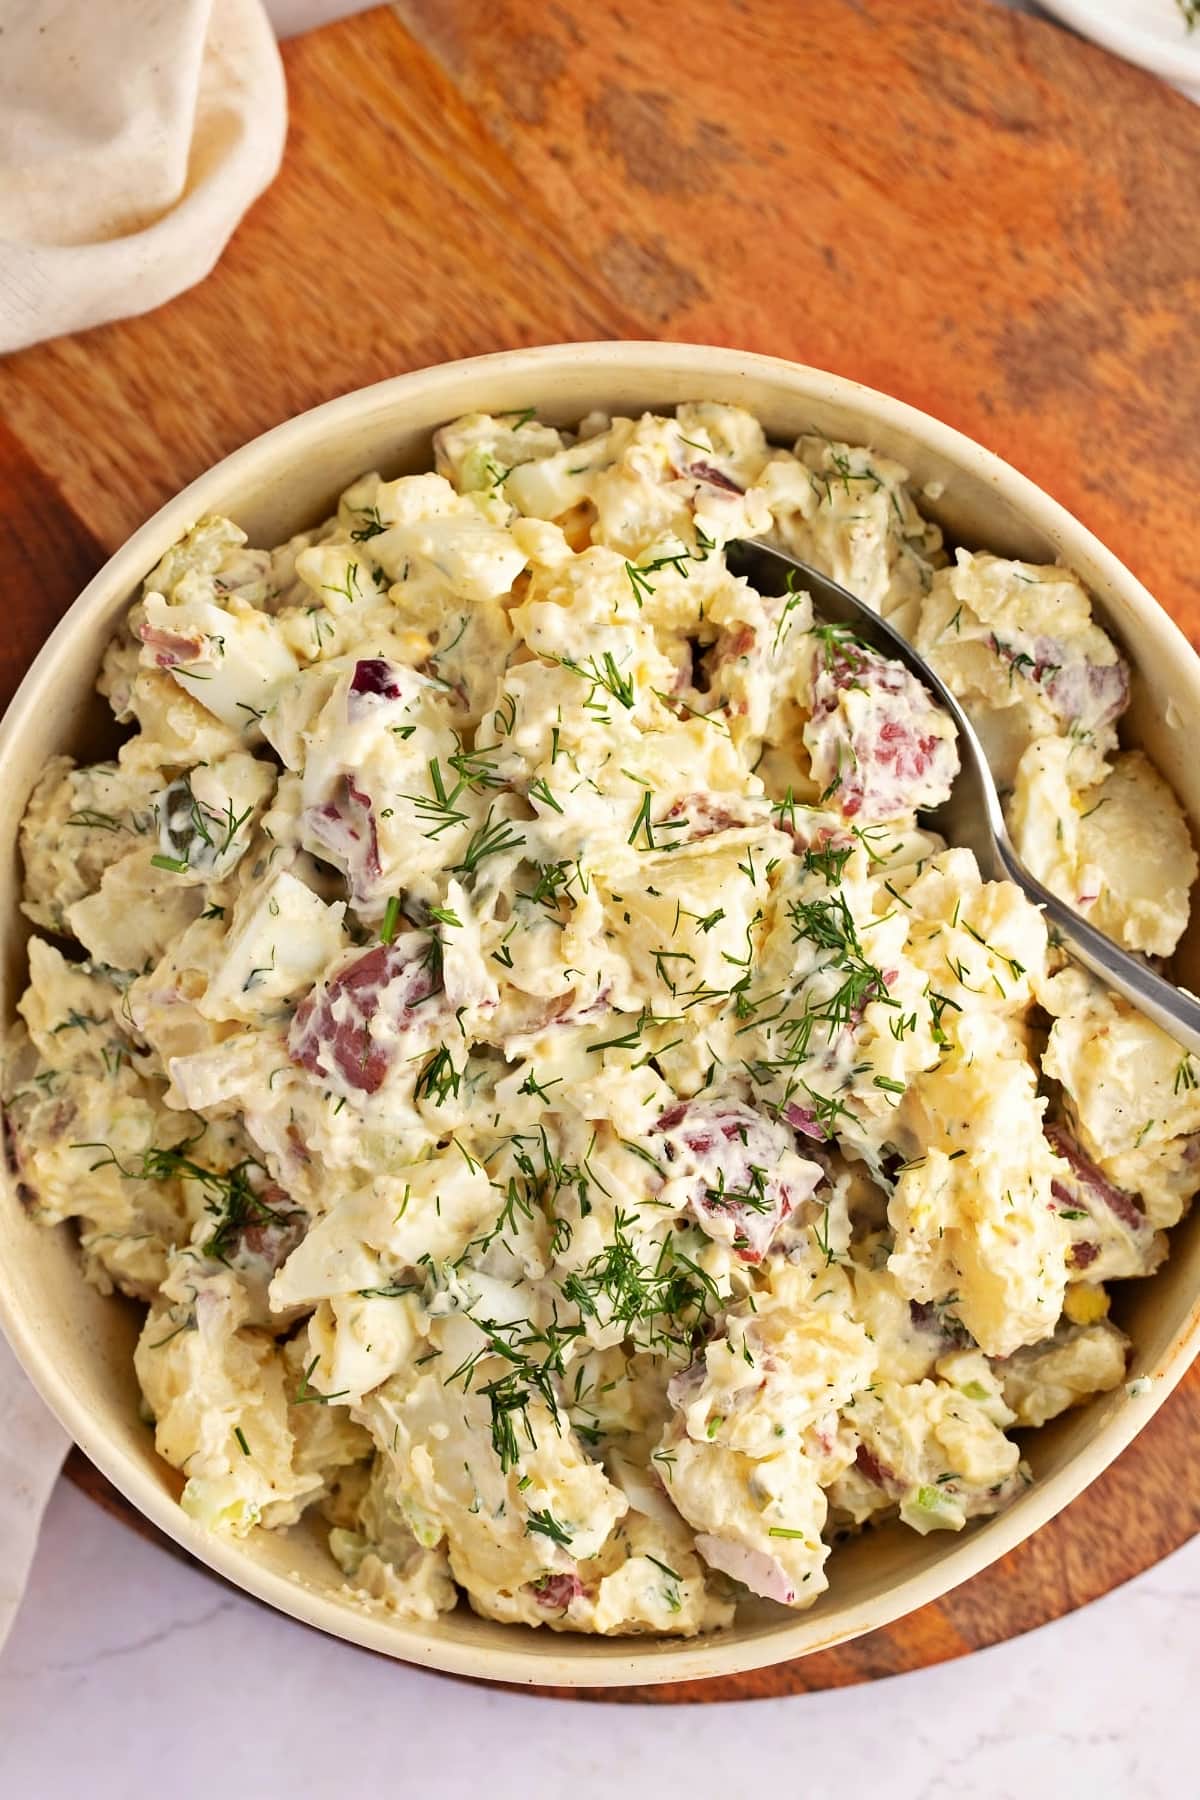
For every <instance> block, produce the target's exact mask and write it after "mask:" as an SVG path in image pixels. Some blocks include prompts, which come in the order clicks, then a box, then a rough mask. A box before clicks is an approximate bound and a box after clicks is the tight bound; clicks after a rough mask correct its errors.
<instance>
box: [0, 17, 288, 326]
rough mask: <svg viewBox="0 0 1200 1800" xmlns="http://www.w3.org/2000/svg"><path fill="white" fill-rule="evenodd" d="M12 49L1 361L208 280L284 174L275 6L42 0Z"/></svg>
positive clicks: (4, 108) (1, 228)
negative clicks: (255, 205) (271, 14)
mask: <svg viewBox="0 0 1200 1800" xmlns="http://www.w3.org/2000/svg"><path fill="white" fill-rule="evenodd" d="M0 11H2V12H3V14H4V20H3V34H2V38H0V352H3V351H7V350H18V349H21V348H23V347H24V346H25V345H27V344H32V343H36V342H38V341H39V340H40V339H42V338H49V337H57V336H59V335H60V334H61V333H62V332H67V331H82V330H86V329H87V328H88V327H89V326H92V325H101V324H104V323H105V322H106V321H108V320H110V319H117V318H126V317H128V316H129V315H131V314H133V313H143V312H149V311H150V309H151V308H152V307H155V306H160V305H161V304H162V303H163V301H165V300H170V299H172V298H173V297H174V295H176V294H179V293H182V292H183V290H184V289H185V288H188V287H191V286H192V285H193V283H195V282H197V281H199V280H201V279H202V278H203V277H204V276H205V275H207V274H208V272H209V270H210V269H211V268H212V267H213V264H214V263H215V262H216V260H217V258H218V257H219V256H220V254H221V251H222V250H223V249H224V248H225V245H226V243H227V242H228V240H229V238H230V236H231V234H232V232H233V230H234V227H235V226H236V225H237V223H238V220H239V219H240V218H241V216H242V214H243V213H244V212H245V211H246V208H247V207H248V206H249V205H250V203H251V201H253V200H254V199H256V198H257V196H258V195H259V194H261V193H262V191H263V189H264V188H265V187H267V186H268V184H269V183H270V182H271V180H272V178H273V177H274V175H275V172H276V170H277V169H278V167H279V162H280V158H281V156H282V153H283V141H284V136H285V134H286V130H287V103H286V95H285V91H284V82H283V68H282V64H281V63H280V60H279V50H278V47H277V46H276V43H275V38H274V35H273V34H272V31H271V27H270V25H269V23H268V21H267V17H266V14H265V13H264V11H263V9H262V6H261V4H260V0H26V3H25V4H21V5H18V6H16V7H15V8H14V7H11V6H9V7H3V8H0Z"/></svg>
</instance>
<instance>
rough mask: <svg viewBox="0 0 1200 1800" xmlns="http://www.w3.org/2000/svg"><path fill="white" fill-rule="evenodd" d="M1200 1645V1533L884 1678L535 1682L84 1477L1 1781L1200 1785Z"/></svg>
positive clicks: (868, 1788) (8, 1737)
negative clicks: (729, 1702)
mask: <svg viewBox="0 0 1200 1800" xmlns="http://www.w3.org/2000/svg"><path fill="white" fill-rule="evenodd" d="M1198 1660H1200V1540H1196V1541H1194V1542H1193V1543H1192V1544H1189V1545H1188V1546H1187V1547H1186V1548H1185V1549H1184V1550H1181V1551H1179V1552H1178V1553H1177V1554H1176V1555H1175V1556H1174V1557H1171V1558H1170V1559H1169V1560H1168V1561H1166V1562H1165V1563H1162V1564H1160V1565H1159V1567H1158V1568H1157V1569H1154V1570H1152V1571H1151V1572H1150V1573H1149V1574H1147V1575H1144V1576H1142V1577H1141V1579H1140V1580H1138V1581H1135V1582H1133V1583H1131V1584H1130V1585H1129V1586H1128V1587H1126V1588H1123V1589H1121V1590H1120V1591H1118V1592H1117V1593H1115V1594H1112V1595H1110V1596H1109V1597H1108V1598H1107V1599H1105V1600H1102V1601H1100V1602H1098V1603H1097V1604H1096V1605H1095V1606H1092V1607H1089V1608H1087V1609H1086V1610H1085V1611H1083V1612H1081V1613H1076V1614H1074V1615H1073V1616H1072V1617H1070V1618H1068V1619H1065V1620H1062V1621H1060V1622H1059V1623H1058V1624H1056V1625H1052V1626H1049V1627H1047V1628H1046V1629H1045V1630H1042V1631H1038V1632H1033V1633H1031V1634H1030V1635H1029V1636H1028V1637H1026V1638H1023V1639H1020V1640H1018V1641H1017V1642H1015V1643H1011V1644H1005V1645H1001V1646H1000V1647H999V1648H997V1649H995V1650H986V1651H983V1652H980V1653H979V1654H977V1655H975V1656H973V1657H970V1658H969V1659H967V1660H965V1661H962V1662H957V1663H950V1664H947V1665H945V1666H944V1667H942V1668H939V1669H931V1670H927V1671H924V1672H922V1673H920V1674H918V1675H904V1676H899V1677H897V1678H895V1679H893V1680H891V1681H885V1682H876V1683H874V1684H873V1685H872V1686H870V1687H869V1688H849V1689H844V1690H842V1691H841V1692H837V1693H829V1694H814V1695H804V1696H801V1697H798V1698H796V1699H794V1700H773V1701H758V1702H748V1703H745V1704H742V1705H738V1706H710V1707H702V1708H698V1707H687V1708H683V1707H673V1708H663V1709H659V1708H654V1707H641V1706H628V1707H625V1706H623V1707H621V1708H619V1709H616V1708H612V1707H607V1706H605V1707H600V1706H595V1705H591V1704H588V1703H585V1702H574V1703H567V1702H563V1701H557V1700H554V1701H550V1700H535V1699H532V1698H529V1697H525V1696H520V1695H510V1694H506V1693H497V1692H492V1691H490V1690H487V1689H483V1688H475V1687H468V1686H466V1685H464V1684H462V1683H460V1682H455V1681H450V1680H447V1679H445V1678H443V1677H440V1676H434V1675H427V1674H423V1673H418V1672H417V1671H416V1670H413V1669H406V1668H403V1667H400V1666H399V1665H393V1664H389V1663H387V1662H384V1661H383V1660H382V1659H379V1658H375V1657H371V1656H368V1655H367V1654H366V1653H365V1652H361V1651H358V1650H354V1649H351V1648H350V1647H349V1646H347V1645H343V1644H339V1643H335V1642H334V1641H332V1640H331V1639H327V1638H323V1637H320V1636H318V1635H317V1634H316V1633H314V1632H310V1631H307V1630H305V1629H304V1628H303V1627H301V1626H299V1625H295V1624H293V1623H292V1622H291V1621H290V1620H288V1619H284V1618H282V1617H279V1616H278V1615H276V1614H274V1613H270V1612H267V1611H266V1610H265V1609H264V1608H262V1607H260V1606H258V1605H256V1604H255V1603H253V1602H251V1601H249V1600H244V1599H242V1598H241V1597H240V1596H239V1595H236V1594H232V1593H230V1592H228V1591H227V1590H225V1589H224V1588H222V1587H220V1586H218V1585H217V1584H216V1583H215V1582H213V1581H211V1580H210V1579H209V1578H208V1577H207V1576H205V1575H202V1574H200V1573H199V1572H198V1571H194V1570H192V1569H189V1568H186V1567H184V1566H183V1565H182V1564H179V1563H176V1562H175V1561H174V1560H173V1559H171V1558H169V1557H167V1556H166V1555H165V1554H164V1553H163V1552H162V1551H160V1550H158V1549H156V1548H154V1547H153V1546H151V1545H148V1544H145V1543H143V1542H142V1541H141V1540H140V1539H138V1538H135V1537H133V1536H132V1535H131V1534H130V1533H129V1532H127V1531H126V1530H125V1529H124V1528H123V1527H122V1526H119V1525H117V1524H115V1523H114V1522H113V1521H112V1520H110V1519H108V1518H107V1517H106V1516H105V1515H104V1514H102V1513H100V1512H99V1511H98V1510H97V1509H96V1508H95V1507H93V1506H92V1505H91V1504H90V1503H89V1502H87V1501H85V1500H83V1499H82V1498H81V1497H80V1496H79V1495H78V1494H76V1493H75V1492H74V1491H73V1490H72V1489H70V1488H67V1487H65V1486H60V1487H59V1489H58V1492H57V1493H56V1495H55V1498H54V1500H53V1501H52V1503H51V1507H50V1512H49V1515H48V1518H47V1521H46V1526H45V1530H44V1533H43V1537H42V1542H41V1546H40V1549H39V1553H38V1558H37V1562H36V1564H35V1566H34V1571H33V1579H32V1582H31V1585H30V1589H29V1593H28V1595H27V1598H26V1603H25V1606H24V1609H23V1611H22V1613H21V1615H20V1617H19V1618H18V1621H17V1625H16V1628H15V1630H14V1632H13V1635H12V1637H11V1639H10V1640H9V1643H8V1646H7V1648H6V1650H5V1652H4V1654H3V1656H2V1657H0V1794H3V1795H11V1796H13V1797H14V1800H15V1797H16V1796H17V1795H21V1796H27V1797H29V1800H58V1797H59V1796H60V1795H61V1796H63V1797H64V1800H65V1797H66V1796H68V1795H72V1796H73V1795H76V1794H86V1795H87V1797H88V1800H129V1797H131V1796H138V1797H140V1796H141V1795H144V1794H146V1793H149V1792H150V1791H151V1784H152V1783H153V1786H154V1787H155V1788H156V1789H160V1790H162V1791H166V1792H168V1793H169V1794H170V1795H171V1800H211V1796H212V1794H213V1793H214V1792H215V1793H217V1794H218V1795H221V1794H229V1795H232V1796H235V1797H236V1800H283V1797H284V1796H286V1800H324V1797H325V1796H330V1797H332V1796H335V1795H336V1796H339V1797H340V1796H342V1795H345V1794H349V1793H359V1794H366V1795H367V1796H369V1800H385V1797H386V1800H390V1796H391V1795H392V1794H393V1793H396V1794H398V1793H401V1792H403V1791H404V1790H405V1788H408V1787H411V1788H412V1791H414V1792H416V1793H418V1794H420V1795H425V1794H427V1793H432V1794H436V1796H437V1800H468V1797H469V1800H509V1797H510V1796H511V1797H512V1800H516V1797H517V1796H520V1797H521V1800H542V1797H543V1796H548V1795H558V1796H562V1795H567V1794H569V1795H570V1797H571V1800H599V1797H600V1796H603V1797H604V1800H612V1796H613V1794H614V1792H616V1791H619V1792H620V1793H621V1795H622V1796H623V1800H643V1797H645V1800H650V1797H651V1796H653V1800H698V1797H703V1796H708V1795H717V1796H723V1797H726V1800H739V1797H740V1796H742V1795H745V1794H750V1793H753V1794H754V1795H755V1796H756V1800H758V1797H759V1796H762V1797H763V1800H773V1797H774V1796H776V1795H778V1796H781V1797H783V1796H786V1797H787V1800H833V1796H835V1795H836V1796H838V1800H859V1796H861V1795H864V1794H867V1793H871V1794H873V1795H876V1794H877V1795H879V1796H880V1800H1071V1797H1072V1796H1075V1795H1079V1796H1087V1800H1189V1797H1191V1796H1194V1795H1195V1794H1196V1793H1197V1792H1198V1791H1200V1784H1198V1782H1197V1778H1196V1769H1195V1754H1194V1750H1193V1747H1192V1743H1191V1739H1192V1720H1191V1711H1190V1708H1191V1703H1192V1671H1193V1669H1194V1668H1195V1666H1196V1664H1197V1661H1198Z"/></svg>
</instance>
